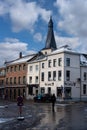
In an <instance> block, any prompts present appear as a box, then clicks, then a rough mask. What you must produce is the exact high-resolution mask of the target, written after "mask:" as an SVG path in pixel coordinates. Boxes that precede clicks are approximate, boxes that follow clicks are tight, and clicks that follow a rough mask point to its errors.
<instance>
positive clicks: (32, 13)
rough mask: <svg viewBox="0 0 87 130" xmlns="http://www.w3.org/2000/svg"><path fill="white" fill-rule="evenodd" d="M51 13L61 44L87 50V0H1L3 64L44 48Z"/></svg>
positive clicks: (0, 55)
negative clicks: (20, 55)
mask: <svg viewBox="0 0 87 130" xmlns="http://www.w3.org/2000/svg"><path fill="white" fill-rule="evenodd" d="M50 16H52V19H53V22H54V33H55V39H56V43H57V46H58V47H60V46H62V45H65V44H68V45H70V47H71V48H73V49H75V50H77V51H80V52H84V53H87V0H0V65H3V63H4V61H8V60H12V59H15V58H18V55H19V52H20V51H22V52H23V55H27V54H30V53H34V52H37V51H39V50H40V49H42V48H43V47H44V46H45V41H46V35H47V30H48V22H49V19H50Z"/></svg>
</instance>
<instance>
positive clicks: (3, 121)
mask: <svg viewBox="0 0 87 130" xmlns="http://www.w3.org/2000/svg"><path fill="white" fill-rule="evenodd" d="M11 120H13V118H0V124H1V123H5V122H8V121H11Z"/></svg>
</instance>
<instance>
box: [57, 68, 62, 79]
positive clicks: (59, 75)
mask: <svg viewBox="0 0 87 130" xmlns="http://www.w3.org/2000/svg"><path fill="white" fill-rule="evenodd" d="M61 78H62V72H61V70H59V71H58V80H61Z"/></svg>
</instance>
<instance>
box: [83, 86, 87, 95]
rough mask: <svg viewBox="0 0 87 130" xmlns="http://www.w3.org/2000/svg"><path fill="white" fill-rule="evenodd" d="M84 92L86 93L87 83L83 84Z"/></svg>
mask: <svg viewBox="0 0 87 130" xmlns="http://www.w3.org/2000/svg"><path fill="white" fill-rule="evenodd" d="M83 94H86V84H83Z"/></svg>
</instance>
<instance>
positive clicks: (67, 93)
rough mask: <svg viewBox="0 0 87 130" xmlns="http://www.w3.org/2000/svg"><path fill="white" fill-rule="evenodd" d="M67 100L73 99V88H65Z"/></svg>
mask: <svg viewBox="0 0 87 130" xmlns="http://www.w3.org/2000/svg"><path fill="white" fill-rule="evenodd" d="M65 98H71V87H65Z"/></svg>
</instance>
